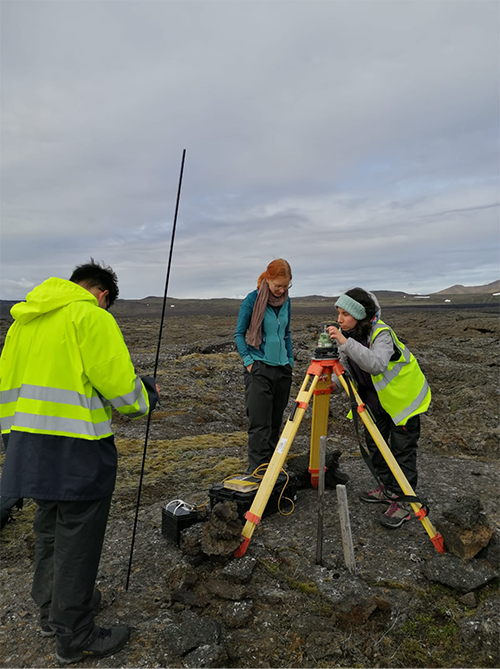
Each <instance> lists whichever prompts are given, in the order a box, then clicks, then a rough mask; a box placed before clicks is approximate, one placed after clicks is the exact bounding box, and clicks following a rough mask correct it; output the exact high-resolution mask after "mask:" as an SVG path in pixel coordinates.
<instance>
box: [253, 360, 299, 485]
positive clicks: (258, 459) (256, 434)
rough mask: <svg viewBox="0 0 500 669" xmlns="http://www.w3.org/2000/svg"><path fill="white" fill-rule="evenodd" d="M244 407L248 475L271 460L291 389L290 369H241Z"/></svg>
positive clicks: (256, 366) (261, 365) (261, 366)
mask: <svg viewBox="0 0 500 669" xmlns="http://www.w3.org/2000/svg"><path fill="white" fill-rule="evenodd" d="M244 376H245V403H246V411H247V416H248V421H249V427H248V464H249V467H248V471H249V472H253V471H254V469H256V468H257V467H258V466H259V465H262V464H264V463H265V462H269V460H270V459H271V457H272V455H273V453H274V449H275V448H276V444H277V443H278V439H279V436H280V431H281V424H282V421H283V412H284V411H285V409H286V405H287V404H288V398H289V396H290V388H291V385H292V368H291V366H290V365H284V366H277V367H273V366H271V365H266V364H265V363H264V362H260V361H257V362H254V363H253V365H252V371H251V372H248V371H247V370H246V369H245V372H244Z"/></svg>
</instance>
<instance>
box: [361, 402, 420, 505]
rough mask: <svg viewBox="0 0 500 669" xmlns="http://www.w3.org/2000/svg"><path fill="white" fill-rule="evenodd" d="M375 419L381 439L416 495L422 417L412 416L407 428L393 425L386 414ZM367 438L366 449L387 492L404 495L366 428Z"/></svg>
mask: <svg viewBox="0 0 500 669" xmlns="http://www.w3.org/2000/svg"><path fill="white" fill-rule="evenodd" d="M374 418H375V422H376V424H377V427H378V429H379V430H380V433H381V435H382V436H383V437H384V439H385V441H386V443H387V445H388V446H389V448H390V449H391V451H392V454H393V455H394V457H395V458H396V460H397V463H398V465H399V466H400V467H401V469H402V471H403V474H404V475H405V476H406V478H407V479H408V483H409V484H410V485H411V487H412V488H413V490H415V491H416V489H417V482H418V473H417V446H418V439H419V437H420V416H419V415H417V416H413V417H412V418H410V419H409V420H408V422H407V423H406V425H394V423H393V422H392V419H391V417H390V416H389V414H388V413H386V412H385V411H381V412H380V413H377V414H374ZM365 438H366V445H367V446H368V450H369V451H370V457H371V461H372V463H373V466H374V467H375V471H376V472H377V474H378V477H379V479H380V480H381V482H382V483H383V484H384V485H385V487H386V488H389V490H392V491H393V492H395V493H397V494H399V495H402V494H403V492H402V490H401V488H400V487H399V485H398V483H397V481H396V479H395V478H394V475H393V473H392V472H391V470H390V469H389V466H388V465H387V463H386V461H385V460H384V457H383V455H382V454H381V453H380V451H379V450H378V448H377V445H376V444H375V442H374V441H373V439H372V436H371V435H370V433H369V432H368V430H366V428H365Z"/></svg>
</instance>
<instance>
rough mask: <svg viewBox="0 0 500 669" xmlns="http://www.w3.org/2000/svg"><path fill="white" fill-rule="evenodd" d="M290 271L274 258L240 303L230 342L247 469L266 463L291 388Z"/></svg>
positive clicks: (280, 260) (283, 263)
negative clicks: (238, 378)
mask: <svg viewBox="0 0 500 669" xmlns="http://www.w3.org/2000/svg"><path fill="white" fill-rule="evenodd" d="M291 280H292V270H291V268H290V265H289V264H288V263H287V261H286V260H283V259H282V258H279V259H277V260H273V261H272V262H271V263H269V265H268V266H267V269H266V271H265V272H262V274H261V275H260V276H259V278H258V279H257V289H256V290H254V291H252V292H251V293H249V294H248V295H247V296H246V297H245V299H244V300H243V302H242V303H241V307H240V311H239V315H238V323H237V325H236V332H235V334H234V338H235V340H236V346H237V347H238V352H239V354H240V355H241V358H242V360H243V365H244V366H245V370H244V378H245V405H246V411H247V416H248V420H249V427H248V463H249V466H248V470H247V473H249V474H251V473H253V472H254V471H255V469H256V468H257V467H259V466H260V465H262V464H264V463H268V462H269V461H270V459H271V457H272V455H273V452H274V449H275V447H276V444H277V443H278V438H279V435H280V429H281V423H282V420H283V412H284V411H285V408H286V405H287V403H288V397H289V395H290V387H291V385H292V367H293V351H292V338H291V335H290V298H289V297H288V290H289V288H291V286H292V284H291Z"/></svg>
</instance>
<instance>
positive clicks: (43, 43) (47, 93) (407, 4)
mask: <svg viewBox="0 0 500 669" xmlns="http://www.w3.org/2000/svg"><path fill="white" fill-rule="evenodd" d="M499 8H500V4H499V2H498V1H497V0H491V1H490V0H470V1H467V0H461V1H458V2H457V1H455V0H444V1H440V0H417V1H413V0H394V1H393V0H367V1H365V0H346V1H343V0H332V1H328V0H326V1H320V2H316V1H314V0H307V1H306V0H304V1H292V0H287V1H285V2H281V1H280V0H266V1H262V2H260V1H258V0H252V1H251V2H250V1H245V0H240V1H238V0H229V1H225V0H217V1H216V0H213V1H212V0H203V1H196V0H194V1H193V0H191V1H186V0H182V1H167V0H165V1H161V0H157V1H149V0H128V1H121V0H104V1H103V0H83V1H79V0H71V1H62V0H61V1H58V0H50V1H46V0H36V1H26V0H12V1H11V0H2V2H1V14H2V16H1V19H2V20H1V45H2V46H1V63H2V65H1V102H2V117H1V120H2V138H1V139H2V147H1V148H2V157H1V169H2V182H1V186H2V189H1V196H2V198H1V199H2V210H1V241H2V251H1V253H2V255H1V260H2V267H1V278H2V297H3V298H4V299H18V298H19V299H23V298H24V297H25V295H26V293H27V292H28V291H29V290H30V289H31V288H32V287H33V286H34V285H36V284H37V283H40V282H41V281H43V280H44V279H46V278H48V277H49V276H61V277H63V278H69V275H70V274H71V271H72V269H73V268H74V266H75V265H76V264H79V263H82V262H85V261H87V260H88V259H89V258H90V256H92V257H94V258H95V259H97V260H102V261H104V262H106V263H108V264H110V265H111V266H112V267H113V268H114V269H115V270H116V272H117V274H118V276H119V280H120V289H121V297H124V298H142V297H145V296H149V295H163V291H164V286H165V277H166V267H167V261H168V255H169V248H170V240H171V234H172V222H173V217H174V210H175V199H176V194H177V185H178V179H179V171H180V165H181V158H182V151H183V149H186V161H185V168H184V180H183V188H182V195H181V201H180V208H179V215H178V221H177V233H176V239H175V245H174V251H173V259H172V268H171V274H170V283H169V291H168V294H169V296H171V297H178V298H183V297H200V298H210V297H242V296H244V295H246V294H247V293H248V292H249V291H251V290H253V289H254V288H255V284H256V280H257V277H258V275H259V274H260V273H261V272H262V271H263V270H264V269H265V268H266V266H267V264H268V263H269V262H270V261H271V260H272V259H274V258H279V257H283V258H286V259H287V260H288V261H289V262H290V264H291V266H292V270H293V288H292V290H291V295H292V296H293V295H310V294H325V295H336V294H339V292H341V291H342V290H345V289H347V288H349V287H352V286H353V285H361V286H363V287H366V288H368V289H372V290H373V289H375V290H378V289H392V290H405V291H408V292H410V293H428V292H433V291H438V290H441V289H443V288H447V287H448V286H450V285H453V284H455V283H461V284H464V285H478V284H484V283H488V282H490V281H493V280H495V279H498V278H500V255H499V246H500V244H499V242H500V232H499V82H500V77H499V53H500V51H499V25H500V24H499Z"/></svg>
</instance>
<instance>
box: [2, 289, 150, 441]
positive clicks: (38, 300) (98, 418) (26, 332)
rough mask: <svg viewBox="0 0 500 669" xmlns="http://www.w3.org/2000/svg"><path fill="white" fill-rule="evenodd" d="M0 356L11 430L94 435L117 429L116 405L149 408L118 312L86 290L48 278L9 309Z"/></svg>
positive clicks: (135, 413) (5, 422)
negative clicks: (9, 322) (113, 417)
mask: <svg viewBox="0 0 500 669" xmlns="http://www.w3.org/2000/svg"><path fill="white" fill-rule="evenodd" d="M11 313H12V315H13V317H14V319H15V321H14V324H13V325H12V327H11V328H10V330H9V332H8V334H7V338H6V341H5V346H4V349H3V352H2V356H1V358H0V423H1V429H2V433H3V434H9V433H10V432H11V431H20V432H30V433H34V434H50V435H56V436H63V437H77V438H81V439H86V440H97V439H102V438H104V437H108V436H111V435H112V434H113V432H112V429H111V413H112V412H111V407H112V406H113V407H114V408H115V409H116V410H117V411H118V412H119V413H121V414H123V415H126V416H128V417H130V418H136V417H139V416H143V415H145V414H147V413H148V411H149V398H148V393H147V391H146V389H145V387H144V384H143V383H142V381H141V380H140V379H139V378H138V377H137V376H136V374H135V371H134V367H133V364H132V361H131V359H130V354H129V352H128V349H127V346H126V344H125V342H124V340H123V335H122V333H121V331H120V329H119V327H118V325H117V323H116V321H115V319H114V318H113V316H112V315H111V314H110V313H108V312H107V311H105V310H104V309H101V308H100V307H99V306H98V304H97V300H96V298H95V297H94V295H92V294H91V293H90V292H89V291H87V290H85V289H84V288H82V287H81V286H79V285H77V284H75V283H72V282H70V281H66V280H64V279H58V278H51V279H48V280H47V281H44V282H43V283H42V284H41V285H40V286H38V287H37V288H35V289H34V290H33V291H31V293H29V294H28V296H27V299H26V302H21V303H19V304H16V305H15V306H14V307H13V308H12V311H11Z"/></svg>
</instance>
